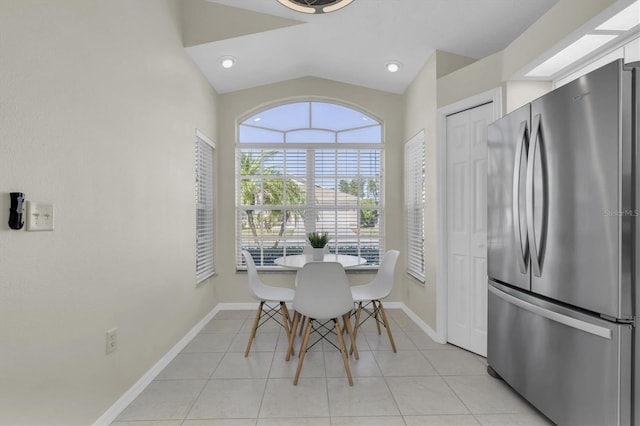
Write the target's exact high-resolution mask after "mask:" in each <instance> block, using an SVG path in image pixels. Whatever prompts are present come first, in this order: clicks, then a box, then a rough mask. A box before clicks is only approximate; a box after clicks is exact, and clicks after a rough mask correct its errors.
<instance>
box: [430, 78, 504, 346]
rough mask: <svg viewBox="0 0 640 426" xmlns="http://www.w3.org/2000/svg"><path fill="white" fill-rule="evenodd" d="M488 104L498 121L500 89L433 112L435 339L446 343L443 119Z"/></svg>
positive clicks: (446, 253)
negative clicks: (434, 167) (434, 113)
mask: <svg viewBox="0 0 640 426" xmlns="http://www.w3.org/2000/svg"><path fill="white" fill-rule="evenodd" d="M489 102H492V103H493V104H492V105H493V120H494V121H495V120H497V119H498V118H500V117H502V87H497V88H495V89H491V90H487V91H486V92H483V93H480V94H478V95H475V96H471V97H469V98H466V99H463V100H461V101H458V102H454V103H452V104H449V105H446V106H443V107H442V108H438V110H437V111H436V135H437V137H436V158H437V161H436V174H437V182H438V183H437V196H436V202H437V206H438V208H437V213H436V228H437V239H438V241H437V251H436V336H437V338H438V341H439V342H440V343H446V342H447V337H448V336H447V297H448V296H447V292H448V286H449V277H448V272H447V265H448V260H449V257H448V252H447V250H448V244H447V213H448V212H447V116H449V115H452V114H455V113H458V112H462V111H464V110H467V109H472V108H475V107H478V106H481V105H484V104H487V103H489Z"/></svg>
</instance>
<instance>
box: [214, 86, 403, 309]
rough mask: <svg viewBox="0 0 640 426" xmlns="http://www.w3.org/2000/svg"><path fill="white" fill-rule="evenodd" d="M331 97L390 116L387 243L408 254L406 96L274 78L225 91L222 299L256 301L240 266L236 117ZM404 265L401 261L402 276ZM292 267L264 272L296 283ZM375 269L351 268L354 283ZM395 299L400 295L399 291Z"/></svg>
mask: <svg viewBox="0 0 640 426" xmlns="http://www.w3.org/2000/svg"><path fill="white" fill-rule="evenodd" d="M309 98H315V99H331V100H337V101H340V102H343V103H346V104H348V105H351V106H353V107H356V108H360V109H362V110H364V111H368V112H370V113H371V114H373V115H374V116H376V117H378V118H380V119H381V120H383V121H384V125H385V156H384V161H385V162H384V167H385V187H384V189H385V193H384V197H385V200H384V202H385V206H386V207H387V209H386V211H385V247H386V249H399V250H400V252H401V253H403V254H404V252H405V251H406V250H404V246H403V234H404V231H403V230H404V228H403V226H404V225H403V224H404V218H403V216H402V210H401V209H398V208H396V207H397V206H400V205H402V187H403V179H404V177H403V173H402V156H403V149H402V102H401V99H402V98H401V96H399V95H394V94H391V93H387V92H380V91H376V90H372V89H367V88H364V87H359V86H353V85H350V84H344V83H338V82H334V81H330V80H324V79H320V78H314V77H306V78H300V79H295V80H290V81H286V82H282V83H275V84H269V85H266V86H261V87H256V88H253V89H247V90H242V91H238V92H233V93H228V94H224V95H220V98H219V99H220V104H219V110H220V113H219V116H218V120H219V123H220V128H219V135H220V138H219V141H218V158H219V164H220V169H219V173H220V186H219V189H218V193H219V197H220V203H219V209H218V214H219V218H220V221H221V222H222V223H224V224H225V226H220V229H219V232H218V238H219V241H220V242H221V243H220V245H223V244H224V247H225V248H224V249H219V250H218V253H217V256H218V259H219V264H220V265H224V267H223V268H220V269H219V271H218V272H219V273H220V275H219V277H218V279H217V281H216V294H217V296H218V297H219V300H220V301H221V302H248V301H251V299H250V298H249V295H248V292H247V277H246V274H245V273H242V272H236V270H235V254H236V253H235V248H236V247H235V223H236V217H235V185H234V182H235V141H236V122H237V120H238V119H239V118H242V117H243V116H245V115H246V114H248V113H249V111H251V110H254V109H256V108H259V107H263V106H266V105H269V104H273V103H277V102H282V101H286V100H290V99H309ZM402 268H403V261H402V260H401V261H400V262H399V265H398V268H397V271H396V276H398V274H399V273H400V270H401V269H402ZM293 278H294V275H293V274H292V273H283V274H279V273H269V274H264V280H265V281H266V282H267V283H269V284H272V285H281V286H293ZM371 278H372V275H371V274H369V273H349V279H350V281H351V282H352V283H354V284H359V283H363V282H366V281H367V280H369V279H371ZM389 300H396V301H397V300H399V295H398V293H397V292H394V293H392V295H391V296H390V298H389Z"/></svg>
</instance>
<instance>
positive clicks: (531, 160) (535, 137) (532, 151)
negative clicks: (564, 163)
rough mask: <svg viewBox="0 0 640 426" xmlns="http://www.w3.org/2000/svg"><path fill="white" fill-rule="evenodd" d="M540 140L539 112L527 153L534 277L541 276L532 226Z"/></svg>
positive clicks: (528, 216) (530, 247)
mask: <svg viewBox="0 0 640 426" xmlns="http://www.w3.org/2000/svg"><path fill="white" fill-rule="evenodd" d="M539 141H540V114H536V116H535V117H534V118H533V126H532V129H531V141H530V142H529V155H528V158H527V200H526V201H527V233H528V240H529V250H530V252H531V270H532V271H533V274H534V275H535V276H536V277H539V276H541V275H542V274H541V270H540V257H539V256H540V255H539V252H538V246H537V244H536V234H535V228H534V205H533V202H534V200H533V197H534V191H533V190H534V187H533V185H534V182H533V172H534V165H535V161H536V150H537V149H538V145H539Z"/></svg>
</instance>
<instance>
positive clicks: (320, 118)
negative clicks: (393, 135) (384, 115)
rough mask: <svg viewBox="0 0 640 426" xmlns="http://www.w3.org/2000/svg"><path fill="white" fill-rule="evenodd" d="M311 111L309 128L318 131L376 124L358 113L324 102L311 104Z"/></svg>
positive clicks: (375, 121)
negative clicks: (317, 129) (318, 129)
mask: <svg viewBox="0 0 640 426" xmlns="http://www.w3.org/2000/svg"><path fill="white" fill-rule="evenodd" d="M311 111H312V118H311V126H312V127H315V128H320V129H330V130H345V129H352V128H354V127H362V126H367V125H370V124H375V123H377V122H378V121H377V120H374V119H373V118H372V117H370V116H368V115H366V114H363V113H361V112H360V111H356V110H354V109H351V108H348V107H345V106H342V105H338V104H332V103H326V102H312V103H311Z"/></svg>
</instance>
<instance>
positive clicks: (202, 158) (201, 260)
mask: <svg viewBox="0 0 640 426" xmlns="http://www.w3.org/2000/svg"><path fill="white" fill-rule="evenodd" d="M213 148H214V147H213V142H211V141H210V140H209V139H208V138H206V137H205V136H204V135H201V134H199V133H198V134H197V138H196V281H197V282H201V281H204V280H205V279H207V278H209V277H210V276H212V275H213V274H214V273H215V270H214V262H213V261H214V258H213V253H214V250H213V249H214V241H215V240H214V228H213V179H214V176H213Z"/></svg>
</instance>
